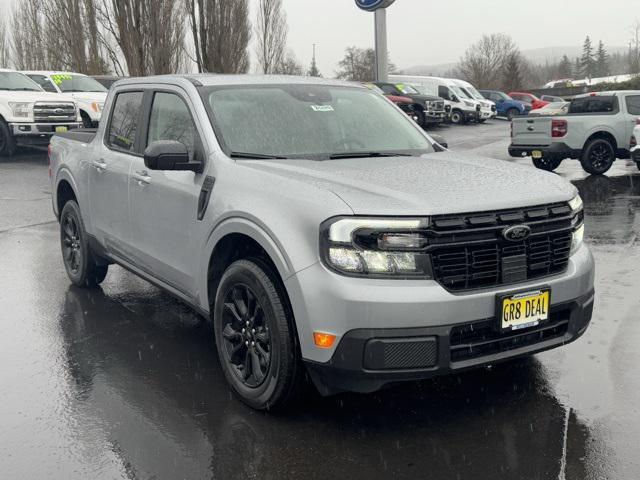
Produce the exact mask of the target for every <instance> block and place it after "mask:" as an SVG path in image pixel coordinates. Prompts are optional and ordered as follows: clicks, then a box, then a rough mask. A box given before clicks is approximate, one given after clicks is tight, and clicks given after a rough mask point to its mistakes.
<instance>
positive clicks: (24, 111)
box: [9, 102, 33, 118]
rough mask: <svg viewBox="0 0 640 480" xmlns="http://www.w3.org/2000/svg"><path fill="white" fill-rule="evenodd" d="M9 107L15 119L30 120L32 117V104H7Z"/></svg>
mask: <svg viewBox="0 0 640 480" xmlns="http://www.w3.org/2000/svg"><path fill="white" fill-rule="evenodd" d="M9 107H11V111H12V112H13V116H14V117H16V118H30V117H32V116H33V103H24V102H9Z"/></svg>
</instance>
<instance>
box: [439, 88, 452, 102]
mask: <svg viewBox="0 0 640 480" xmlns="http://www.w3.org/2000/svg"><path fill="white" fill-rule="evenodd" d="M438 96H439V97H440V98H444V99H445V100H451V95H450V94H449V88H447V87H445V86H444V85H440V86H439V87H438Z"/></svg>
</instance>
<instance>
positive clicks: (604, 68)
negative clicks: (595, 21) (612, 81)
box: [595, 40, 611, 77]
mask: <svg viewBox="0 0 640 480" xmlns="http://www.w3.org/2000/svg"><path fill="white" fill-rule="evenodd" d="M595 72H596V76H598V77H608V76H609V75H610V73H611V69H610V67H609V54H608V53H607V49H606V48H604V43H602V40H600V43H598V50H597V52H596V65H595Z"/></svg>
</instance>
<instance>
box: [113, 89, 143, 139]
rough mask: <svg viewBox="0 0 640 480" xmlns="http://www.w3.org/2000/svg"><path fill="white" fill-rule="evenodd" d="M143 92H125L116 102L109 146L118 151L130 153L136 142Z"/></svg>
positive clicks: (118, 96)
mask: <svg viewBox="0 0 640 480" xmlns="http://www.w3.org/2000/svg"><path fill="white" fill-rule="evenodd" d="M142 97H143V93H142V92H123V93H119V94H118V95H117V96H116V99H115V101H114V105H113V109H112V112H113V113H112V114H111V122H110V123H109V133H108V137H107V144H108V145H109V146H110V147H113V148H115V149H117V150H124V151H125V152H130V151H132V150H133V146H134V144H135V141H136V132H137V130H138V121H139V113H140V110H141V109H142Z"/></svg>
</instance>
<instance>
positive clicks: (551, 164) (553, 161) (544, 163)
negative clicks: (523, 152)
mask: <svg viewBox="0 0 640 480" xmlns="http://www.w3.org/2000/svg"><path fill="white" fill-rule="evenodd" d="M532 160H533V165H534V166H535V167H536V168H539V169H540V170H546V171H547V172H553V171H554V170H555V169H556V168H558V167H559V166H560V164H561V163H562V160H558V159H557V158H533V159H532Z"/></svg>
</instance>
